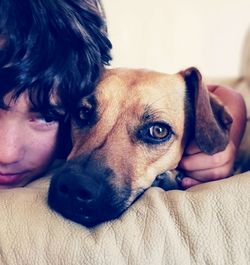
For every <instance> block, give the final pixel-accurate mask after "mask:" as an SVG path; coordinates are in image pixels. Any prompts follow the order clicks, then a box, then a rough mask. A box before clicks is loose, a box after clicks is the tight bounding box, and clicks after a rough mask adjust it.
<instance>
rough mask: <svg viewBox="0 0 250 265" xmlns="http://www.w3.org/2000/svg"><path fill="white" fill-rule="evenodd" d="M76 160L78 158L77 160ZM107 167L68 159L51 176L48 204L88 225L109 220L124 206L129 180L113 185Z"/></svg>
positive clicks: (109, 170) (126, 199)
mask: <svg viewBox="0 0 250 265" xmlns="http://www.w3.org/2000/svg"><path fill="white" fill-rule="evenodd" d="M77 162H78V161H77ZM115 179H116V175H115V174H114V172H113V171H112V169H110V168H109V167H102V166H100V163H99V164H97V165H96V164H94V163H92V164H91V165H90V163H89V164H88V165H87V166H86V164H84V166H83V165H82V164H80V163H76V162H72V161H68V162H67V163H66V164H65V165H64V166H63V167H62V168H61V169H59V170H57V173H56V174H55V175H54V176H52V180H51V183H50V188H49V193H48V204H49V206H50V207H51V208H52V209H53V210H55V211H57V212H59V213H60V214H62V215H63V216H64V217H66V218H68V219H71V220H73V221H75V222H77V223H80V224H83V225H85V226H87V227H91V226H94V225H96V224H99V223H101V222H104V221H107V220H111V219H114V218H116V217H117V216H119V215H120V214H121V213H122V212H123V211H124V210H125V209H126V208H127V201H128V198H129V196H130V194H131V187H130V183H129V182H128V183H124V184H123V185H120V186H116V185H115V181H114V180H115Z"/></svg>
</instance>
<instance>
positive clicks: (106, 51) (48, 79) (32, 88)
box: [0, 0, 112, 119]
mask: <svg viewBox="0 0 250 265" xmlns="http://www.w3.org/2000/svg"><path fill="white" fill-rule="evenodd" d="M111 48H112V45H111V43H110V41H109V39H108V37H107V30H106V22H105V16H104V13H103V8H102V5H101V2H100V0H21V1H20V0H0V107H1V108H8V106H6V105H5V103H4V97H5V96H6V95H7V94H8V93H11V95H12V97H13V99H14V100H16V99H17V98H18V97H19V96H20V95H21V94H22V93H23V92H25V91H27V92H28V95H29V98H30V102H31V104H32V106H33V107H34V108H35V109H36V110H37V111H38V112H41V113H43V114H45V115H47V114H51V113H53V115H55V116H56V115H57V116H60V115H61V112H58V111H55V107H53V106H52V104H51V96H52V95H56V98H57V99H58V102H57V104H58V106H60V108H62V109H64V110H65V111H66V112H65V111H64V114H65V113H70V112H73V111H74V108H75V107H76V106H77V104H78V102H79V100H80V99H81V98H82V97H84V96H86V95H88V94H89V93H91V92H92V91H93V89H94V88H95V86H96V83H97V81H98V79H99V77H100V75H101V73H102V70H103V69H104V66H105V65H108V64H109V61H110V60H111V56H110V50H111ZM58 119H59V118H58Z"/></svg>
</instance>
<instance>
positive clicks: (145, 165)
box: [69, 69, 185, 189]
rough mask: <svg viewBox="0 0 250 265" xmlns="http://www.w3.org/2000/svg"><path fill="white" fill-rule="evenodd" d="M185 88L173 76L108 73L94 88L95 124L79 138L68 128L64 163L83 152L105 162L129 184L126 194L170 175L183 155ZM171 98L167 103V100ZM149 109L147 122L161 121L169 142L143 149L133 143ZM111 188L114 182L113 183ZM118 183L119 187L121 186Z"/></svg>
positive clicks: (154, 73)
mask: <svg viewBox="0 0 250 265" xmlns="http://www.w3.org/2000/svg"><path fill="white" fill-rule="evenodd" d="M184 93H185V83H184V81H183V79H181V78H180V76H179V75H166V74H161V73H156V72H150V71H144V70H136V71H135V70H125V69H116V70H108V71H107V72H106V73H105V75H104V77H103V80H102V81H101V83H100V84H99V86H98V88H97V91H96V97H97V102H98V103H99V105H98V113H100V114H101V115H100V120H99V121H98V123H97V124H96V126H94V127H93V128H92V129H91V130H89V131H88V132H87V135H84V132H82V131H78V130H75V128H74V127H73V130H72V134H73V146H74V147H73V150H72V152H71V154H70V156H69V159H71V158H73V157H76V156H77V155H79V153H81V154H82V153H83V152H84V151H86V152H90V153H91V150H94V149H95V148H97V147H98V146H100V145H102V144H103V143H104V144H103V146H102V148H100V149H99V150H98V151H96V152H95V154H94V156H95V159H96V158H97V157H105V158H106V163H107V164H108V165H109V166H110V167H112V169H113V170H114V171H115V173H119V174H117V175H119V176H121V175H122V176H127V175H128V174H129V177H130V178H131V180H132V188H133V189H138V188H143V189H145V188H147V187H149V186H150V185H151V184H152V182H153V180H154V179H153V178H154V177H155V176H157V175H158V174H160V173H162V172H164V171H165V169H166V168H167V169H169V170H171V169H175V168H176V166H177V163H178V161H179V160H180V158H181V155H182V152H183V148H184V147H183V146H182V137H183V132H184V100H183V98H184ZM170 94H171V95H172V96H171V97H170V96H169V95H170ZM147 108H148V109H149V113H148V115H151V116H152V117H151V118H150V121H158V120H160V121H167V122H168V123H169V124H171V126H172V128H173V130H174V132H175V136H173V138H172V139H171V140H170V141H169V142H167V143H165V144H162V145H157V146H153V147H151V148H149V147H148V146H147V145H146V144H145V143H143V142H138V140H137V139H134V132H135V131H136V130H137V129H138V128H139V127H140V126H141V125H142V121H141V117H142V116H143V115H144V113H145V112H146V110H147ZM115 181H116V185H117V182H119V180H117V179H116V180H115ZM121 182H122V181H121Z"/></svg>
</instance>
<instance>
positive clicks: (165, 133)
mask: <svg viewBox="0 0 250 265" xmlns="http://www.w3.org/2000/svg"><path fill="white" fill-rule="evenodd" d="M173 134H174V133H173V131H172V129H171V127H170V126H169V125H168V124H166V123H163V122H157V123H149V124H146V125H144V126H143V127H142V128H141V129H140V130H139V132H138V137H139V139H140V140H143V141H144V142H146V143H150V144H159V143H163V142H166V141H168V140H169V139H170V138H171V136H172V135H173Z"/></svg>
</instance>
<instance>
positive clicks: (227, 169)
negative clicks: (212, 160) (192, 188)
mask: <svg viewBox="0 0 250 265" xmlns="http://www.w3.org/2000/svg"><path fill="white" fill-rule="evenodd" d="M232 168H233V165H232V164H230V163H229V164H226V165H224V166H221V167H217V168H210V169H206V170H195V171H185V175H186V176H188V177H190V178H192V179H195V180H197V181H202V182H207V181H214V180H219V179H223V178H226V177H229V176H230V175H231V174H232Z"/></svg>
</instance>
